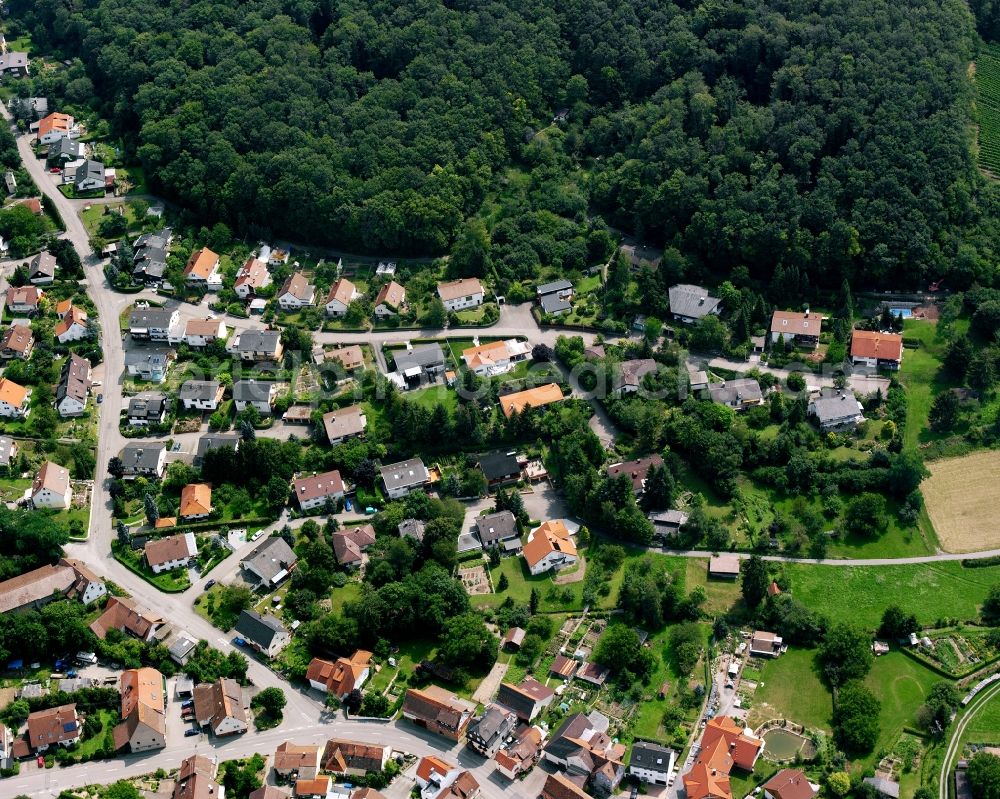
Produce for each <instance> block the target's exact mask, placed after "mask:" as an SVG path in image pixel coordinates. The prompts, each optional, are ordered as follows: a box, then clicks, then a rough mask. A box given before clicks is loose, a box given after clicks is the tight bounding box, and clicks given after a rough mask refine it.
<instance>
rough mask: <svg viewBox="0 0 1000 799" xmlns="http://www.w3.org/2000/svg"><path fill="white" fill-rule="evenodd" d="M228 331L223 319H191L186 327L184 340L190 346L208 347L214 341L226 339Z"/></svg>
mask: <svg viewBox="0 0 1000 799" xmlns="http://www.w3.org/2000/svg"><path fill="white" fill-rule="evenodd" d="M226 332H227V331H226V325H225V323H224V322H223V321H222V320H221V319H211V318H209V319H190V320H188V323H187V326H186V327H185V328H184V341H185V343H186V344H187V345H188V346H189V347H207V346H208V345H209V344H211V343H212V342H213V341H225V340H226Z"/></svg>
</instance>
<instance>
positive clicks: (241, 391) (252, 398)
mask: <svg viewBox="0 0 1000 799" xmlns="http://www.w3.org/2000/svg"><path fill="white" fill-rule="evenodd" d="M277 396H278V384H277V383H272V382H267V381H259V380H253V379H251V380H237V381H236V382H235V383H233V401H234V402H235V403H236V411H237V413H239V412H241V411H243V410H246V407H247V406H248V405H253V406H254V407H255V408H256V409H257V410H258V411H259V412H260V413H261V414H262V415H264V416H266V415H268V414H270V413H271V409H272V407H273V405H274V400H275V398H276V397H277Z"/></svg>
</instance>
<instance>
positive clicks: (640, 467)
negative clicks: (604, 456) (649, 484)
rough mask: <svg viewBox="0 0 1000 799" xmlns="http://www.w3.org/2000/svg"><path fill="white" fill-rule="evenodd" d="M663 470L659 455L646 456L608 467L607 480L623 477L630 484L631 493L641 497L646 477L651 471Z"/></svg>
mask: <svg viewBox="0 0 1000 799" xmlns="http://www.w3.org/2000/svg"><path fill="white" fill-rule="evenodd" d="M661 468H663V458H662V457H660V456H659V455H655V454H654V455H647V456H645V457H644V458H636V459H635V460H632V461H626V462H625V463H613V464H611V465H610V466H609V467H608V478H609V479H611V480H614V479H616V478H618V477H620V476H621V475H625V476H626V477H627V478H628V479H629V481H630V482H631V483H632V491H633V493H634V494H635V495H636V496H641V495H642V493H643V492H644V491H645V490H646V477H647V476H648V475H649V472H650V470H651V469H661Z"/></svg>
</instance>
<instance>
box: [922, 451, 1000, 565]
mask: <svg viewBox="0 0 1000 799" xmlns="http://www.w3.org/2000/svg"><path fill="white" fill-rule="evenodd" d="M927 468H928V469H929V470H930V472H931V476H930V478H929V479H927V480H925V481H924V483H923V485H922V486H921V490H922V491H923V494H924V500H925V502H926V503H927V513H928V515H929V516H930V519H931V522H932V523H933V524H934V529H935V530H936V531H937V535H938V538H939V539H940V541H941V546H942V548H943V549H945V550H946V551H948V552H974V551H976V550H981V549H990V548H993V547H996V546H1000V533H998V532H997V528H996V527H995V520H994V518H993V512H994V510H995V508H994V507H993V503H994V502H995V501H996V486H997V484H998V483H1000V452H997V451H996V450H986V451H983V452H976V453H973V454H972V455H965V456H963V457H960V458H947V459H945V460H940V461H934V462H932V463H929V464H928V465H927Z"/></svg>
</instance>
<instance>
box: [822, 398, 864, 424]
mask: <svg viewBox="0 0 1000 799" xmlns="http://www.w3.org/2000/svg"><path fill="white" fill-rule="evenodd" d="M809 410H810V411H811V412H812V413H814V414H815V415H816V418H817V419H819V421H820V423H823V422H830V421H835V420H837V419H843V418H845V417H847V416H860V415H861V413H862V408H861V403H860V402H858V401H857V399H856V398H855V397H854V394H852V393H851V392H850V391H832V392H826V391H824V392H823V393H821V394H820V396H818V397H815V398H814V399H812V400H810V401H809Z"/></svg>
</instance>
